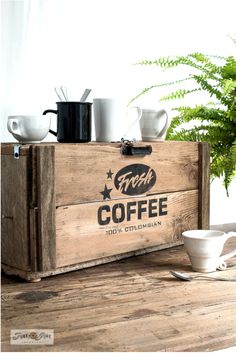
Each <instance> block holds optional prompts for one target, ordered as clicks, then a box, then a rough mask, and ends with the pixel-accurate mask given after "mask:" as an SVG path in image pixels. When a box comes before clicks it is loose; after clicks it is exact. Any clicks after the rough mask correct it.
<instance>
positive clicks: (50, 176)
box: [33, 145, 56, 271]
mask: <svg viewBox="0 0 236 353" xmlns="http://www.w3.org/2000/svg"><path fill="white" fill-rule="evenodd" d="M34 155H35V156H34ZM54 155H55V153H54V146H50V145H49V146H37V145H35V146H34V147H33V159H34V158H36V161H37V163H36V166H37V173H36V174H37V207H38V235H37V237H38V239H37V250H38V267H39V268H38V269H39V270H40V271H47V270H51V269H53V268H55V264H56V259H55V256H56V232H55V208H56V207H55V191H54V190H55V184H54V183H55V172H54Z"/></svg>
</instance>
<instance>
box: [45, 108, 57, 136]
mask: <svg viewBox="0 0 236 353" xmlns="http://www.w3.org/2000/svg"><path fill="white" fill-rule="evenodd" d="M47 113H54V114H57V113H58V112H57V110H54V109H47V110H45V111H44V112H43V115H46V114H47ZM49 132H51V134H53V135H54V136H57V132H55V131H53V130H51V129H50V130H49Z"/></svg>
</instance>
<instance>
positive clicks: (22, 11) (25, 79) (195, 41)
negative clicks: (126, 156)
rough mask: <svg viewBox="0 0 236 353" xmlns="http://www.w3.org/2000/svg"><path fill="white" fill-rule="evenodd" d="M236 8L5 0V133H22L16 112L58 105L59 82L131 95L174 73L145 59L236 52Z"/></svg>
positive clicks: (126, 0)
mask: <svg viewBox="0 0 236 353" xmlns="http://www.w3.org/2000/svg"><path fill="white" fill-rule="evenodd" d="M235 13H236V3H235V0H199V1H189V0H164V1H163V0H1V55H0V60H1V63H0V64H1V65H0V70H1V74H0V77H1V92H0V94H1V98H0V105H1V141H2V142H4V141H14V139H13V137H12V136H11V134H10V133H8V131H7V128H6V122H7V117H8V115H17V114H41V113H42V112H43V111H44V110H45V109H48V108H55V107H56V106H55V102H56V101H57V97H56V95H55V92H54V87H56V86H60V85H66V86H67V88H68V93H69V98H70V100H78V99H79V98H80V96H81V95H82V92H83V90H84V89H85V88H92V94H91V96H90V100H92V99H93V97H98V96H103V97H104V96H119V97H120V96H122V97H123V98H124V99H126V100H127V101H128V100H129V99H130V98H132V97H134V96H135V95H136V94H137V93H139V92H140V90H142V89H143V88H144V87H146V86H150V85H152V84H155V83H157V82H160V81H166V80H167V79H168V78H169V76H167V75H168V74H167V73H163V72H161V70H159V71H158V70H157V68H155V67H152V68H150V67H143V66H142V67H140V66H137V65H133V64H134V63H136V62H137V61H140V60H144V59H155V58H156V57H159V56H162V55H164V56H166V55H179V54H187V53H190V52H193V51H201V52H205V53H209V54H219V55H234V54H235V48H234V46H233V45H232V42H231V41H230V39H229V38H228V37H227V35H232V34H234V33H235V32H236V29H235ZM170 75H172V73H171V74H170ZM161 95H162V92H160V91H158V92H157V91H155V90H154V91H153V92H152V93H151V94H150V95H147V96H143V97H142V98H140V100H139V101H137V104H140V105H141V106H144V105H145V106H146V107H147V106H148V107H149V106H155V107H156V106H157V107H158V105H159V102H158V98H159V97H160V96H161ZM193 103H195V101H194V102H193ZM162 108H167V109H168V108H169V106H165V107H163V106H162ZM53 120H54V122H53V126H52V128H53V129H55V120H56V119H53ZM47 140H48V141H53V140H54V137H53V136H52V135H50V134H49V135H48V137H47ZM235 184H236V183H234V186H233V187H234V190H232V191H230V195H232V196H231V198H230V199H227V201H225V202H217V200H215V199H214V200H213V202H212V205H213V208H215V210H213V211H212V212H213V213H212V214H213V216H214V215H215V216H214V217H215V219H214V220H213V223H214V222H216V223H217V222H222V219H221V218H219V217H220V215H222V214H224V209H226V208H227V209H233V208H234V207H233V205H234V202H235V200H234V192H235ZM215 194H217V193H215ZM222 195H224V193H222ZM222 197H223V196H222ZM226 203H228V206H226ZM229 203H230V204H229ZM232 219H233V220H234V221H235V216H234V215H233V214H232V213H231V216H230V218H229V219H228V220H227V221H231V220H232ZM233 220H232V221H233ZM223 221H224V220H223Z"/></svg>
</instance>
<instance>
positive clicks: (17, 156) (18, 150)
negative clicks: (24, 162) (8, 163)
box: [13, 145, 20, 159]
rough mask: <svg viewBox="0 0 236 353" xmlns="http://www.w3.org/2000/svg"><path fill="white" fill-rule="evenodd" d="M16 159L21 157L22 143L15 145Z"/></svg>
mask: <svg viewBox="0 0 236 353" xmlns="http://www.w3.org/2000/svg"><path fill="white" fill-rule="evenodd" d="M13 155H14V159H19V158H20V145H14V152H13Z"/></svg>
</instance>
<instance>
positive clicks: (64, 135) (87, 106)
mask: <svg viewBox="0 0 236 353" xmlns="http://www.w3.org/2000/svg"><path fill="white" fill-rule="evenodd" d="M91 107H92V103H87V102H57V110H54V109H47V110H45V111H44V112H43V115H45V114H48V113H54V114H57V132H55V131H53V130H49V132H51V134H53V135H55V136H57V141H58V142H64V143H65V142H68V143H69V142H71V143H80V142H89V141H91V124H92V123H91V120H92V118H91V110H92V109H91Z"/></svg>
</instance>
